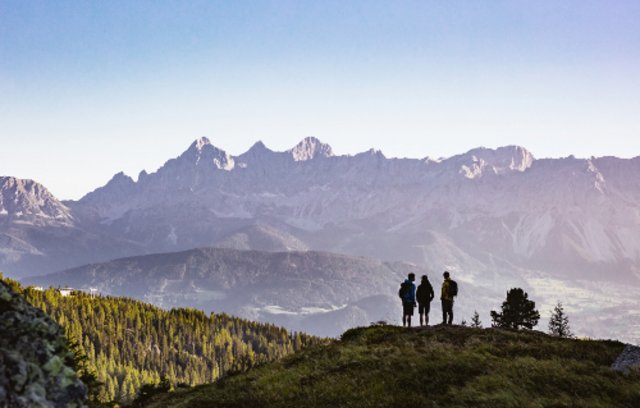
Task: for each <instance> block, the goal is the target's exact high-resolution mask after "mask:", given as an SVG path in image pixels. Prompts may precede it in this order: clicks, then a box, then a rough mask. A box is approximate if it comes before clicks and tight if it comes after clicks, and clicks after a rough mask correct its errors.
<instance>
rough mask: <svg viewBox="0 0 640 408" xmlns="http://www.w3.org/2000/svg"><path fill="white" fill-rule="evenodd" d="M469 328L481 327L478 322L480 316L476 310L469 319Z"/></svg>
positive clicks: (480, 323)
mask: <svg viewBox="0 0 640 408" xmlns="http://www.w3.org/2000/svg"><path fill="white" fill-rule="evenodd" d="M471 327H475V328H476V329H478V328H480V327H482V322H481V321H480V315H479V314H478V311H477V310H474V311H473V317H472V318H471Z"/></svg>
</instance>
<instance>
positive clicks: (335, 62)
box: [0, 0, 640, 198]
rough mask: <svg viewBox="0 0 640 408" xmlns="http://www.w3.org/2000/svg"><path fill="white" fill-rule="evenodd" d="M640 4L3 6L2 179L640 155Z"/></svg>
mask: <svg viewBox="0 0 640 408" xmlns="http://www.w3.org/2000/svg"><path fill="white" fill-rule="evenodd" d="M639 22H640V1H635V0H634V1H615V0H612V1H605V0H602V1H589V0H579V1H567V0H563V1H556V0H553V1H498V0H491V1H489V0H487V1H479V0H472V1H424V0H422V1H415V2H413V1H385V2H378V1H372V0H366V1H358V2H349V1H345V0H341V1H335V2H332V1H313V2H312V1H290V2H289V1H283V0H280V1H273V2H267V1H261V2H249V1H226V2H214V1H202V2H199V1H176V2H170V1H149V2H144V1H131V0H128V1H121V2H120V1H113V0H110V1H60V0H56V1H29V0H27V1H23V0H16V1H13V0H0V174H3V175H13V176H18V177H24V178H33V179H35V180H37V181H40V182H42V183H43V184H45V185H46V186H47V187H48V188H49V189H50V190H51V191H52V192H53V193H54V194H56V195H57V196H58V197H60V198H78V197H80V196H81V195H83V194H84V193H86V192H88V191H89V190H92V189H94V188H96V187H98V186H99V185H102V184H103V183H104V182H106V181H107V180H108V179H109V178H110V177H111V176H112V175H113V174H114V173H116V172H118V171H120V170H124V171H125V172H126V173H127V174H130V175H132V176H134V178H135V176H136V175H137V174H138V172H139V171H140V170H142V169H146V170H147V171H154V170H156V169H157V168H158V167H159V166H160V165H162V164H163V163H164V161H165V160H167V159H169V158H171V157H175V156H177V155H178V154H179V153H181V152H182V151H183V150H185V149H186V148H187V147H188V145H189V144H190V143H191V141H192V140H193V139H195V138H196V137H199V136H207V137H209V138H210V139H211V140H212V142H213V143H214V144H216V145H217V146H219V147H221V148H224V149H225V150H227V151H229V152H230V153H232V154H239V153H242V152H243V151H245V150H246V149H247V148H249V147H250V146H251V145H252V144H253V143H254V142H255V141H257V140H262V141H264V142H265V144H266V145H267V146H269V147H271V148H272V149H275V150H284V149H286V148H289V147H291V146H293V145H294V144H295V143H296V142H298V141H299V140H300V139H302V138H303V137H305V136H310V135H313V136H316V137H318V138H320V139H321V140H323V141H326V142H328V143H330V144H331V145H332V146H333V147H334V150H335V151H336V152H337V153H339V154H344V153H356V152H359V151H363V150H366V149H368V148H370V147H376V148H379V149H381V150H382V151H383V152H384V153H385V154H386V155H387V156H399V157H405V156H406V157H424V156H427V155H428V156H435V157H438V156H450V155H452V154H456V153H461V152H464V151H467V150H469V149H471V148H473V147H476V146H487V147H497V146H500V145H506V144H519V145H522V146H525V147H527V148H528V149H529V150H531V151H532V152H533V153H534V154H535V155H536V156H538V157H559V156H567V155H569V154H575V155H576V156H582V157H587V156H591V155H595V156H601V155H617V156H621V157H632V156H637V155H640V23H639Z"/></svg>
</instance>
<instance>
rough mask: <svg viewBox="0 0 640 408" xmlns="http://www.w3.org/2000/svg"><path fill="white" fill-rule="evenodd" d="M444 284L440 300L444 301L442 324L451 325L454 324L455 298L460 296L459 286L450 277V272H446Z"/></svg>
mask: <svg viewBox="0 0 640 408" xmlns="http://www.w3.org/2000/svg"><path fill="white" fill-rule="evenodd" d="M442 276H444V282H442V290H441V292H440V300H441V301H442V324H449V325H450V324H451V323H452V322H453V298H454V297H455V296H458V284H457V283H456V282H455V281H454V280H452V279H451V278H450V277H449V276H450V275H449V272H447V271H444V273H443V274H442Z"/></svg>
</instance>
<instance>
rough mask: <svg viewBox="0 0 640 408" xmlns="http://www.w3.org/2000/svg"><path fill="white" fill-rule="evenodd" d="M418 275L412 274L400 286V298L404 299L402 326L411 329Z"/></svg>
mask: <svg viewBox="0 0 640 408" xmlns="http://www.w3.org/2000/svg"><path fill="white" fill-rule="evenodd" d="M415 280H416V275H415V274H414V273H410V274H409V275H408V276H407V279H405V281H404V282H402V284H401V285H400V291H398V296H400V299H402V326H403V327H404V326H408V327H411V316H413V309H414V308H415V307H416V285H415V284H414V283H413V282H414V281H415Z"/></svg>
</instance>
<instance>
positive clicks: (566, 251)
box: [0, 138, 640, 341]
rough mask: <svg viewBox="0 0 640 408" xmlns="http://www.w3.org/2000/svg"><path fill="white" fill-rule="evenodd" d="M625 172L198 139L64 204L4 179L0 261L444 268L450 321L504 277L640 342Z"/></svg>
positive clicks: (502, 153) (54, 267) (504, 282)
mask: <svg viewBox="0 0 640 408" xmlns="http://www.w3.org/2000/svg"><path fill="white" fill-rule="evenodd" d="M639 176H640V158H633V159H619V158H615V157H600V158H594V157H592V158H587V159H580V158H575V157H572V156H570V157H566V158H560V159H535V158H534V157H533V155H532V154H531V153H530V152H528V151H527V150H526V149H524V148H522V147H518V146H507V147H501V148H497V149H486V148H478V149H473V150H471V151H469V152H467V153H464V154H461V155H456V156H453V157H450V158H446V159H444V158H438V159H435V158H429V157H426V158H424V159H397V158H386V157H385V156H384V155H383V154H382V152H380V151H376V150H373V149H371V150H369V151H366V152H363V153H359V154H356V155H342V156H339V155H335V154H334V153H333V150H332V148H331V147H330V146H328V145H327V144H324V143H322V142H320V141H319V140H318V139H315V138H305V139H304V140H302V141H301V142H300V143H299V144H298V145H296V146H295V147H293V148H292V149H290V150H287V151H284V152H276V151H272V150H270V149H268V148H267V147H266V146H265V145H264V144H263V143H261V142H258V143H256V144H255V145H254V146H252V147H251V148H250V149H249V150H248V151H247V152H245V153H243V154H241V155H239V156H233V155H230V154H228V153H227V152H225V151H224V150H222V149H220V148H218V147H215V146H214V145H213V144H212V143H211V142H210V141H209V140H208V139H206V138H200V139H197V140H196V141H194V142H193V143H192V144H191V145H190V146H189V148H188V149H187V150H186V151H185V152H183V153H182V154H180V155H179V156H178V157H176V158H174V159H171V160H169V161H167V162H166V163H165V164H164V165H163V166H162V167H160V168H159V169H158V170H157V171H155V172H152V173H147V172H145V171H142V172H141V173H140V174H139V175H138V177H137V179H136V180H134V179H133V178H131V177H129V176H127V175H125V174H123V173H118V174H116V175H115V176H114V177H113V178H112V179H111V180H110V181H109V182H108V183H107V184H105V185H104V186H102V187H100V188H98V189H96V190H94V191H93V192H90V193H88V194H87V195H85V196H84V197H83V198H81V199H80V200H78V201H64V202H61V201H59V200H57V199H55V197H53V196H52V195H51V194H50V193H49V192H48V191H47V190H46V188H44V187H43V186H41V185H39V184H37V183H35V182H33V181H28V180H18V179H15V178H12V177H3V178H2V179H0V191H1V192H2V195H1V196H0V197H1V198H0V199H1V200H2V201H0V214H1V215H0V268H2V270H4V271H5V273H7V274H8V275H10V276H14V277H27V276H31V275H36V274H43V273H50V272H55V271H60V270H64V269H68V268H72V267H77V266H80V265H83V264H88V263H97V262H106V261H110V260H112V259H116V258H122V257H131V256H137V255H147V254H159V253H167V252H174V253H175V252H179V251H186V250H191V249H193V248H207V247H224V248H231V249H237V250H249V251H250V250H259V251H273V252H279V253H282V252H287V251H295V252H298V251H307V250H313V251H321V252H322V253H326V252H332V253H340V254H345V255H350V256H356V257H367V258H374V259H377V260H380V261H383V262H395V261H404V262H409V263H412V264H414V265H416V266H417V267H418V268H422V269H423V270H426V271H428V272H429V273H430V274H431V275H432V279H433V275H434V274H435V273H437V275H435V279H436V280H439V273H440V272H441V271H442V270H445V269H447V270H450V271H451V272H452V274H453V275H454V277H455V278H456V279H457V280H458V282H459V283H460V284H461V289H465V288H466V289H467V290H466V291H465V292H462V293H461V296H460V302H459V303H460V309H459V310H460V311H461V313H460V315H461V317H464V316H470V313H471V312H472V311H473V309H474V308H478V309H479V310H480V311H481V313H485V312H486V314H487V315H488V310H487V309H488V308H490V307H497V305H498V304H499V302H500V301H501V299H500V298H501V297H503V296H504V293H505V292H506V290H508V289H509V287H511V286H515V285H518V286H521V287H524V288H525V289H527V290H529V291H530V292H531V295H532V297H534V298H538V299H539V304H540V305H541V306H542V307H544V308H550V307H551V305H552V304H553V303H554V302H556V301H558V300H560V301H563V303H564V304H565V306H566V308H567V310H568V311H569V312H570V313H573V315H574V316H575V317H574V319H575V321H576V326H578V328H580V329H582V330H583V333H584V334H585V335H589V336H607V337H618V338H625V339H631V340H634V341H640V315H639V314H638V312H637V310H638V301H637V299H636V296H634V293H635V291H637V289H638V286H639V285H640V228H639V227H640V210H639V208H640V177H639ZM252 256H253V255H252ZM274 273H275V272H274ZM52 276H53V275H52ZM394 279H396V280H397V277H396V276H394ZM396 283H399V282H396ZM393 290H396V288H395V286H394V287H393ZM389 292H390V291H387V292H386V293H383V292H381V293H380V294H381V295H382V294H385V295H389ZM370 293H372V292H369V293H368V294H370ZM463 294H464V295H466V296H467V298H466V299H465V298H463ZM353 301H354V300H353V299H343V300H342V301H337V302H336V303H335V304H332V306H336V307H344V306H345V305H347V304H351V302H353ZM279 302H280V303H284V302H285V299H282V300H280V301H279ZM365 303H366V302H365ZM275 306H280V307H282V305H280V304H277V305H275ZM298 307H307V305H306V304H305V305H298ZM318 317H321V315H320V314H318Z"/></svg>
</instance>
